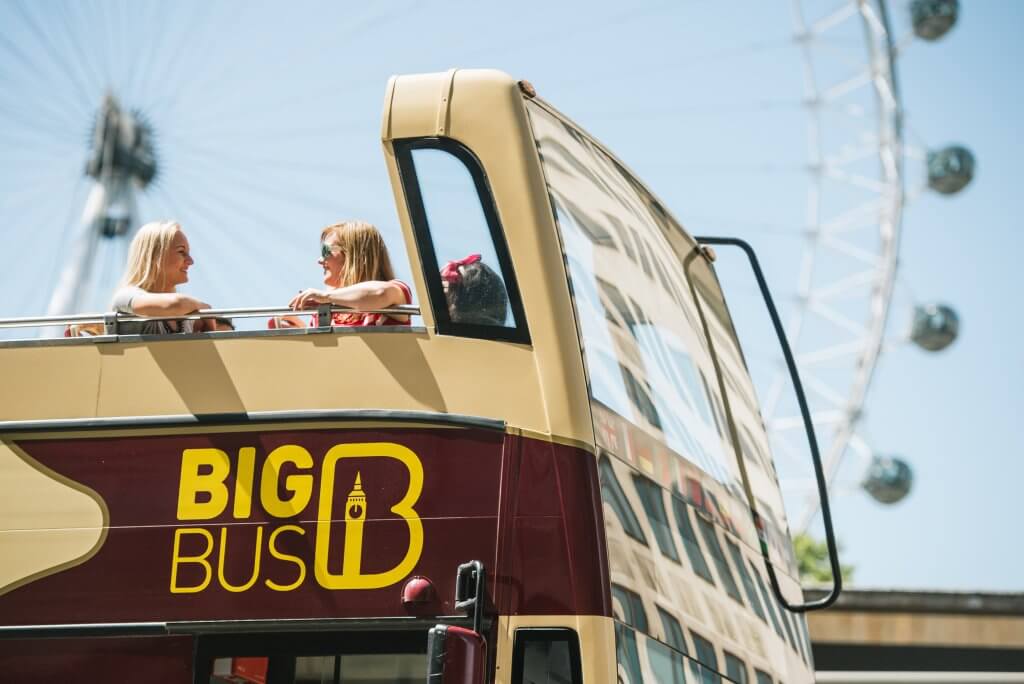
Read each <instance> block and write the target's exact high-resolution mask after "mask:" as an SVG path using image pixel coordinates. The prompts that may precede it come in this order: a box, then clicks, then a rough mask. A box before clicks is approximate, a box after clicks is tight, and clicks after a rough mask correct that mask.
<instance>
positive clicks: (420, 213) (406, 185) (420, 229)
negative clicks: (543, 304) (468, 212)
mask: <svg viewBox="0 0 1024 684" xmlns="http://www.w3.org/2000/svg"><path fill="white" fill-rule="evenodd" d="M393 145H394V149H395V159H396V161H397V163H398V175H399V178H400V179H401V182H402V189H403V191H404V192H405V201H406V207H407V209H408V210H409V218H410V220H411V221H412V229H413V235H414V237H415V239H416V247H417V250H418V251H419V257H420V268H421V269H422V272H423V280H424V282H426V284H427V297H428V299H429V300H430V307H431V309H432V310H433V312H434V326H435V329H436V331H437V334H438V335H452V336H457V337H471V338H475V339H481V340H496V341H500V342H514V343H517V344H525V345H529V344H531V338H530V330H529V326H528V325H527V322H526V312H525V309H524V308H523V300H522V296H521V294H520V291H519V283H518V281H517V279H516V273H515V269H514V268H513V267H512V257H511V255H510V254H509V250H508V240H507V238H506V236H505V231H504V229H503V228H502V225H501V220H500V219H499V218H498V208H497V205H496V204H495V201H494V194H493V193H492V192H491V187H490V183H489V182H488V180H487V173H486V172H485V171H484V167H483V164H482V163H481V162H480V159H479V158H478V157H477V156H476V155H475V154H474V153H473V151H472V150H470V149H469V148H468V147H466V146H465V145H463V144H462V143H460V142H458V141H456V140H453V139H452V138H445V137H425V138H401V139H397V140H395V141H393ZM414 150H439V151H441V152H447V153H448V154H450V155H452V156H453V157H455V158H456V159H458V160H459V161H461V162H462V164H463V165H464V166H465V167H466V170H467V171H469V175H470V177H471V178H472V180H473V186H474V188H475V189H476V193H477V197H478V199H479V200H480V208H481V209H482V210H483V213H484V218H485V220H486V221H487V229H488V231H489V232H490V236H491V241H492V242H493V243H494V251H495V254H496V255H497V258H498V266H499V268H500V269H501V274H502V277H503V279H504V282H505V292H506V293H507V294H508V305H509V308H510V309H511V311H512V319H513V323H514V326H513V327H504V326H500V325H481V324H476V323H456V322H454V321H452V319H451V313H450V312H449V311H448V303H447V300H446V299H445V296H444V287H443V285H442V284H441V274H440V272H439V270H438V268H437V267H436V265H437V264H438V260H437V252H436V251H435V250H434V241H433V239H432V238H431V234H430V222H429V221H428V220H427V210H426V205H424V203H423V194H422V191H421V189H420V182H419V177H418V175H417V173H416V164H415V162H414V161H413V158H412V153H413V151H414ZM427 264H429V267H428V265H427Z"/></svg>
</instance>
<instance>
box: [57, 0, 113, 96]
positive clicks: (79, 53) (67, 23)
mask: <svg viewBox="0 0 1024 684" xmlns="http://www.w3.org/2000/svg"><path fill="white" fill-rule="evenodd" d="M81 7H82V4H81V3H67V4H66V5H65V6H64V11H60V12H55V13H54V14H55V15H56V17H57V19H58V20H59V21H60V24H61V28H62V29H63V31H62V33H63V35H64V37H65V38H66V39H67V40H66V42H67V44H68V45H69V46H70V48H71V52H72V54H73V61H74V63H75V64H77V65H78V66H79V67H80V68H81V69H82V71H83V73H85V75H86V79H87V80H88V82H89V84H90V85H91V86H93V87H94V88H95V92H97V93H99V92H101V90H100V89H101V88H102V87H103V85H104V78H103V74H102V73H101V70H99V69H98V68H97V67H96V65H95V63H94V60H93V59H92V57H91V55H90V52H89V50H87V49H86V48H85V47H84V46H83V45H82V41H80V40H79V39H78V37H79V32H78V31H76V30H75V28H74V26H73V23H72V13H73V12H76V11H77V10H79V9H81ZM74 16H76V17H77V16H78V15H77V14H76V15H74ZM91 105H92V103H90V106H91Z"/></svg>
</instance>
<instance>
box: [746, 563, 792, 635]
mask: <svg viewBox="0 0 1024 684" xmlns="http://www.w3.org/2000/svg"><path fill="white" fill-rule="evenodd" d="M750 574H751V576H753V578H754V583H755V584H756V585H757V588H758V591H759V592H760V594H761V599H762V600H763V601H764V609H765V610H766V611H767V612H768V617H770V618H771V621H772V627H773V628H774V629H775V633H776V634H778V635H779V638H780V639H785V638H786V637H785V635H784V634H783V633H782V625H781V624H780V623H779V616H778V613H776V604H775V603H774V602H773V601H772V599H773V598H775V597H774V596H772V595H771V594H770V593H769V591H768V587H767V586H765V583H764V580H762V579H761V574H760V573H759V572H758V571H757V568H755V567H754V566H753V564H751V565H750ZM780 609H781V607H780Z"/></svg>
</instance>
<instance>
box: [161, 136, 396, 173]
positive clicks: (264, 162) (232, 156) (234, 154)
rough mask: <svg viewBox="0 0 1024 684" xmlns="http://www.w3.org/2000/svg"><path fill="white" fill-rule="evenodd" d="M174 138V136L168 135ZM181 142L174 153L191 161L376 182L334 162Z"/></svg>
mask: <svg viewBox="0 0 1024 684" xmlns="http://www.w3.org/2000/svg"><path fill="white" fill-rule="evenodd" d="M169 137H171V138H176V136H169ZM180 140H181V144H178V145H176V148H175V153H176V155H177V156H180V157H181V158H183V159H188V160H191V161H198V162H200V163H205V164H207V165H217V164H221V165H223V166H225V167H230V168H240V167H243V166H244V167H248V168H251V167H254V166H258V167H264V168H268V169H273V170H275V171H283V170H286V169H291V170H294V171H301V172H305V173H308V174H315V175H317V176H322V175H325V174H326V175H333V176H338V177H342V178H345V179H347V180H351V181H357V182H366V183H376V181H374V180H373V179H372V178H370V177H369V176H368V175H367V173H366V171H365V170H364V171H362V172H360V171H359V170H357V169H353V168H343V167H339V166H338V165H337V164H336V163H333V162H328V161H323V162H318V163H317V162H314V163H307V162H300V161H295V160H290V159H275V158H271V157H260V156H256V155H251V154H245V153H242V152H240V151H238V150H231V151H230V152H229V153H226V154H219V153H218V152H216V151H211V150H204V149H199V148H196V147H194V146H193V144H192V143H191V142H186V141H185V139H180Z"/></svg>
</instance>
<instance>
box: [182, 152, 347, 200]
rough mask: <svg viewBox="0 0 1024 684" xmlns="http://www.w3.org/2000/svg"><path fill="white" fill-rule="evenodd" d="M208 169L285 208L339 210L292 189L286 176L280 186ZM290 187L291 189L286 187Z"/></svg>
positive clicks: (231, 171) (185, 168)
mask: <svg viewBox="0 0 1024 684" xmlns="http://www.w3.org/2000/svg"><path fill="white" fill-rule="evenodd" d="M196 161H198V160H196ZM200 163H202V162H200ZM208 168H213V169H214V170H216V171H217V172H218V174H219V176H220V178H221V179H222V180H226V181H228V182H230V183H231V184H232V185H234V186H235V187H239V188H243V189H246V190H250V191H252V192H256V193H259V194H260V196H262V197H272V198H276V199H280V200H281V201H282V202H283V204H284V205H285V206H302V207H305V208H310V207H321V208H324V209H327V208H328V207H330V211H333V212H336V211H338V209H339V208H340V207H338V206H337V205H335V204H333V203H331V202H330V200H329V199H328V198H325V197H320V196H316V195H309V194H307V193H306V192H305V191H304V190H300V189H298V188H294V186H293V185H292V184H294V183H295V180H294V179H293V178H291V177H289V176H287V175H285V176H282V177H280V179H281V180H283V181H284V184H280V183H275V182H266V181H257V180H255V179H253V178H252V177H250V176H249V175H247V174H246V173H245V172H244V169H232V168H231V167H224V166H221V167H218V166H216V165H213V164H212V163H210V164H208ZM191 172H192V169H191V168H190V167H189V166H182V167H180V168H179V170H178V171H177V173H184V174H189V175H191ZM290 185H291V186H292V187H288V186H290ZM349 207H350V208H358V207H355V206H354V205H349Z"/></svg>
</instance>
